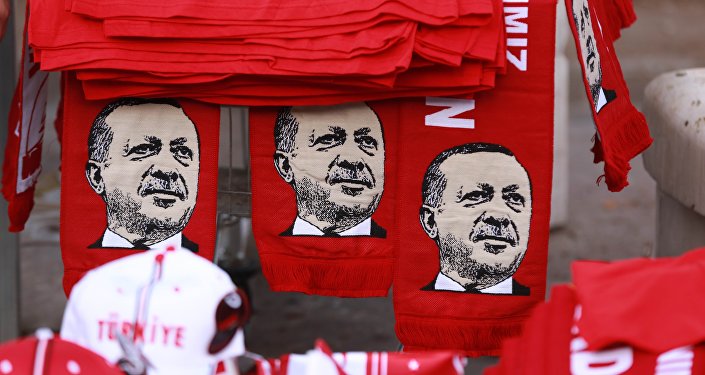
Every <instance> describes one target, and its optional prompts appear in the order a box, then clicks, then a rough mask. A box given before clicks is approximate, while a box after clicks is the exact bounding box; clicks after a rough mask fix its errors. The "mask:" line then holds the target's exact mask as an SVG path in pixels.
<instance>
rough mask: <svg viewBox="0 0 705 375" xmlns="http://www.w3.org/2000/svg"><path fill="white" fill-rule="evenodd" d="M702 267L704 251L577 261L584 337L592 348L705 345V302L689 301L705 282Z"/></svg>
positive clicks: (656, 350) (661, 349) (662, 349)
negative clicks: (637, 257) (617, 345)
mask: <svg viewBox="0 0 705 375" xmlns="http://www.w3.org/2000/svg"><path fill="white" fill-rule="evenodd" d="M703 269H705V249H699V250H693V251H691V252H689V253H687V254H685V255H683V256H680V257H677V258H661V259H630V260H625V261H618V262H614V263H602V262H587V261H585V262H575V263H573V279H574V282H575V285H576V290H577V293H578V298H579V299H580V301H581V303H582V304H583V312H582V319H581V320H580V321H579V323H578V326H579V328H580V332H581V335H582V336H583V337H584V338H585V340H586V341H587V342H588V344H589V347H590V349H601V348H604V347H607V346H610V345H614V344H618V343H626V344H629V345H630V346H633V347H635V348H640V349H643V350H646V351H650V352H652V353H661V352H665V351H667V350H670V349H673V348H676V347H679V346H683V345H690V344H694V343H698V342H701V341H705V323H703V321H702V319H701V317H702V315H703V314H705V302H703V301H702V300H701V299H700V298H691V296H697V295H699V294H700V292H701V291H700V289H701V285H702V284H703V283H705V272H703ZM675 311H679V312H680V313H678V318H677V319H673V318H672V317H673V314H674V312H675Z"/></svg>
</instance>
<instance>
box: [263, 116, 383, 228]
mask: <svg viewBox="0 0 705 375" xmlns="http://www.w3.org/2000/svg"><path fill="white" fill-rule="evenodd" d="M274 139H275V144H276V152H275V153H274V166H275V167H276V169H277V172H278V173H279V175H280V176H281V178H282V179H283V180H284V181H285V182H286V183H288V184H289V185H291V188H292V189H293V190H294V193H295V194H296V208H297V215H296V218H292V220H293V224H292V225H291V226H290V227H289V228H288V229H286V230H284V231H283V232H282V233H281V234H280V235H281V236H326V237H339V236H371V237H380V238H384V237H386V230H385V229H384V228H382V227H381V226H380V225H378V224H377V223H376V222H375V221H374V220H372V218H371V216H372V214H373V213H374V212H375V210H376V209H377V206H378V205H379V202H380V199H381V198H382V192H383V191H384V135H383V129H382V123H381V122H380V120H379V117H378V116H377V114H376V113H375V112H374V111H373V110H372V108H370V107H369V106H368V105H367V104H365V103H352V104H342V105H335V106H310V107H287V108H284V109H282V110H281V111H279V113H278V115H277V118H276V123H275V127H274Z"/></svg>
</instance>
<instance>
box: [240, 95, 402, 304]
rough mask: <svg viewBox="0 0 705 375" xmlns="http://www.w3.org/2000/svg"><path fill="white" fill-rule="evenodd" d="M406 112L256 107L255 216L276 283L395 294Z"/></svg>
mask: <svg viewBox="0 0 705 375" xmlns="http://www.w3.org/2000/svg"><path fill="white" fill-rule="evenodd" d="M398 111H399V107H398V104H397V102H395V101H389V102H374V103H369V104H366V103H361V102H360V103H353V104H344V105H339V106H328V107H288V108H266V107H262V108H254V107H253V108H250V144H251V147H250V150H251V151H250V152H251V163H252V224H253V231H254V235H255V239H256V241H257V249H258V251H259V254H260V260H261V262H262V272H263V273H264V276H265V277H266V278H267V280H268V281H269V285H270V287H271V288H272V290H275V291H298V292H304V293H309V294H320V295H335V296H344V297H377V296H385V295H386V294H387V291H388V289H389V287H390V284H391V281H392V268H393V258H394V252H393V249H394V245H395V235H394V232H393V231H394V230H395V229H396V228H397V223H396V221H395V219H394V206H395V204H396V203H397V202H396V199H397V196H396V192H395V185H396V178H397V174H396V170H395V165H397V164H396V157H397V154H396V143H397V134H396V132H397V128H398V125H397V118H398ZM331 124H333V125H331Z"/></svg>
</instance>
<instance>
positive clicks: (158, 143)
mask: <svg viewBox="0 0 705 375" xmlns="http://www.w3.org/2000/svg"><path fill="white" fill-rule="evenodd" d="M144 140H145V141H146V143H148V144H150V145H152V146H155V147H156V148H161V147H162V140H161V139H159V138H158V137H155V136H153V135H145V136H144ZM144 145H145V143H138V144H137V145H134V146H130V141H129V140H128V142H127V144H126V145H125V148H124V149H123V156H129V155H130V154H133V153H134V152H135V151H136V149H137V148H138V147H140V146H144Z"/></svg>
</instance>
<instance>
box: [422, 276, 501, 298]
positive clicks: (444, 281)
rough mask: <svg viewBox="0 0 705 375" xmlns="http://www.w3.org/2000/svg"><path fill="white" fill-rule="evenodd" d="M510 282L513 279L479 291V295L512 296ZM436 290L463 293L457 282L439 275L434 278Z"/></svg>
mask: <svg viewBox="0 0 705 375" xmlns="http://www.w3.org/2000/svg"><path fill="white" fill-rule="evenodd" d="M512 282H513V279H512V278H511V277H510V278H508V279H506V280H504V281H502V282H501V283H499V284H496V285H492V286H491V287H489V288H485V289H480V290H479V292H480V293H489V294H512V292H513V291H514V290H513V288H512ZM434 289H436V290H450V291H454V292H464V291H465V288H463V286H462V285H460V284H458V282H457V281H455V280H453V279H451V278H450V277H448V276H446V275H444V274H442V273H439V274H438V277H436V284H435V288H434Z"/></svg>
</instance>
